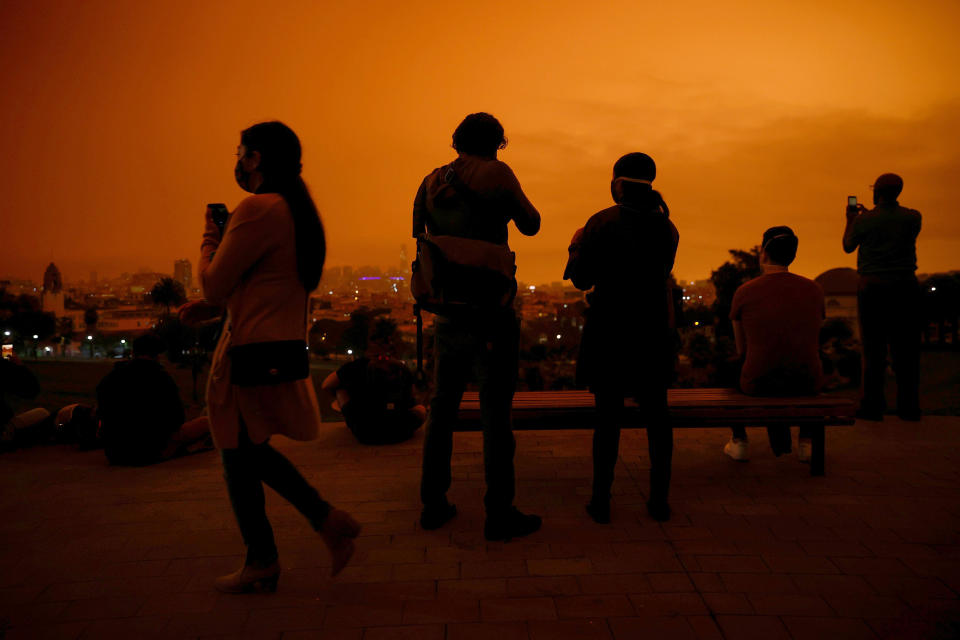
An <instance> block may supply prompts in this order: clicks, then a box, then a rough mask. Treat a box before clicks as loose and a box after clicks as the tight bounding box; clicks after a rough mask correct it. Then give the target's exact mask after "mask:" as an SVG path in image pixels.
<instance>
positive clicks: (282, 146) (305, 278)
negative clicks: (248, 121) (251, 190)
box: [240, 121, 327, 292]
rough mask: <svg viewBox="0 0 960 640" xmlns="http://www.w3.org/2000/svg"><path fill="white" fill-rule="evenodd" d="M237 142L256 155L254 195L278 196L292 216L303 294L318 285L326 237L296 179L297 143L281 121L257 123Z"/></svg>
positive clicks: (298, 166)
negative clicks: (257, 181) (259, 176)
mask: <svg viewBox="0 0 960 640" xmlns="http://www.w3.org/2000/svg"><path fill="white" fill-rule="evenodd" d="M240 143H241V144H242V145H243V146H244V147H246V149H247V153H250V152H252V151H259V152H260V166H259V167H258V169H259V171H260V173H262V174H263V184H261V185H260V187H259V188H258V189H257V193H278V194H280V196H281V197H282V198H283V199H284V200H285V201H286V203H287V206H288V207H290V213H291V214H293V229H294V236H295V238H296V246H297V275H298V276H299V278H300V282H301V283H303V286H304V288H305V289H306V290H307V292H310V291H313V290H314V289H316V288H317V285H318V284H319V283H320V275H321V274H322V273H323V262H324V259H325V258H326V256H327V243H326V236H325V235H324V232H323V223H322V222H321V221H320V214H319V213H318V212H317V205H316V204H314V202H313V198H312V197H310V191H309V190H308V189H307V185H306V184H305V183H304V181H303V178H301V177H300V170H301V164H300V157H301V150H300V140H299V138H297V134H295V133H294V132H293V130H292V129H291V128H290V127H288V126H287V125H285V124H283V123H282V122H276V121H274V122H261V123H259V124H255V125H253V126H252V127H250V128H249V129H245V130H244V131H243V132H242V133H241V134H240Z"/></svg>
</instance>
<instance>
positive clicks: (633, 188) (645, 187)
mask: <svg viewBox="0 0 960 640" xmlns="http://www.w3.org/2000/svg"><path fill="white" fill-rule="evenodd" d="M613 177H614V179H616V178H626V179H627V180H624V181H623V184H622V187H623V199H622V202H621V203H620V204H623V205H626V206H628V207H631V208H633V209H639V210H641V211H650V210H654V211H656V210H660V212H661V213H663V215H664V216H665V217H667V218H669V217H670V208H669V207H668V206H667V203H666V201H665V200H664V199H663V196H662V195H660V192H659V191H657V190H656V189H654V188H653V187H652V186H651V185H649V184H643V183H639V182H630V180H649V181H650V182H653V179H654V178H656V177H657V165H656V163H654V161H653V158H651V157H650V156H648V155H647V154H645V153H628V154H627V155H625V156H623V157H621V158H620V159H619V160H617V162H616V164H614V165H613Z"/></svg>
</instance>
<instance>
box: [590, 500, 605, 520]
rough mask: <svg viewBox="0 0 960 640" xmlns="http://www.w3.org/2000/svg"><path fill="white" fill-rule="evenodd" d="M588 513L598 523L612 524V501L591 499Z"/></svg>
mask: <svg viewBox="0 0 960 640" xmlns="http://www.w3.org/2000/svg"><path fill="white" fill-rule="evenodd" d="M587 513H589V514H590V517H591V518H593V521H594V522H596V523H597V524H610V503H609V502H606V503H603V502H597V501H594V500H591V501H590V502H588V503H587Z"/></svg>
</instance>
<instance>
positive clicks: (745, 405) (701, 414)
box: [457, 389, 856, 476]
mask: <svg viewBox="0 0 960 640" xmlns="http://www.w3.org/2000/svg"><path fill="white" fill-rule="evenodd" d="M668 403H669V406H670V418H671V422H672V424H673V426H674V427H680V428H684V427H685V428H709V427H726V428H730V427H735V426H744V427H746V426H754V427H760V426H762V427H766V426H773V425H787V426H807V427H811V431H812V433H811V438H812V443H811V444H812V449H813V450H812V452H811V456H810V475H814V476H822V475H824V472H825V468H824V427H836V426H845V425H852V424H853V423H854V411H855V410H856V405H855V402H854V401H853V400H851V399H849V398H838V397H834V396H826V395H819V396H811V397H796V398H760V397H755V396H747V395H744V394H742V393H740V392H738V391H735V390H733V389H670V391H669V392H668ZM625 405H626V407H627V408H628V411H627V418H626V422H625V423H624V427H627V428H630V427H643V426H645V425H644V423H643V421H642V418H643V415H642V414H641V413H640V412H638V411H636V403H635V402H634V401H633V400H632V399H627V401H626V402H625ZM630 409H632V411H631V410H630ZM595 422H596V409H595V407H594V402H593V394H592V393H590V392H589V391H518V392H517V393H516V394H514V396H513V428H514V429H521V430H532V429H544V430H547V429H592V428H593V425H594V423H595ZM480 428H481V423H480V399H479V395H478V393H477V392H475V391H473V392H471V391H468V392H466V393H464V394H463V401H462V402H461V403H460V414H459V421H458V425H457V429H458V430H459V431H476V430H479V429H480Z"/></svg>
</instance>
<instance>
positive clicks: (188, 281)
mask: <svg viewBox="0 0 960 640" xmlns="http://www.w3.org/2000/svg"><path fill="white" fill-rule="evenodd" d="M173 279H174V280H176V281H177V282H179V283H180V284H182V285H183V290H184V292H185V293H187V294H189V293H190V291H191V289H193V267H192V266H191V265H190V261H189V260H187V259H186V258H184V259H182V260H177V261H175V262H174V263H173Z"/></svg>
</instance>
